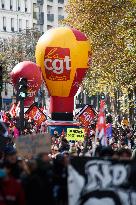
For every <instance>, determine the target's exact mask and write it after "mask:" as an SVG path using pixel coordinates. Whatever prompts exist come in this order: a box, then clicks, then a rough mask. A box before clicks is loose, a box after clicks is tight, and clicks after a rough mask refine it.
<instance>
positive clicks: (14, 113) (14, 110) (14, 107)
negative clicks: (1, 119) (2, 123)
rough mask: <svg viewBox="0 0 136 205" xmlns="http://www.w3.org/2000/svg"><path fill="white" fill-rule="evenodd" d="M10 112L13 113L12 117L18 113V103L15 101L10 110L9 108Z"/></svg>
mask: <svg viewBox="0 0 136 205" xmlns="http://www.w3.org/2000/svg"><path fill="white" fill-rule="evenodd" d="M9 114H10V115H11V117H14V116H15V115H16V104H15V103H13V104H12V106H11V108H10V110H9Z"/></svg>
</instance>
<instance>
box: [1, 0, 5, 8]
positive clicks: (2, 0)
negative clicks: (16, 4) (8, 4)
mask: <svg viewBox="0 0 136 205" xmlns="http://www.w3.org/2000/svg"><path fill="white" fill-rule="evenodd" d="M1 8H2V9H4V8H5V1H4V0H1Z"/></svg>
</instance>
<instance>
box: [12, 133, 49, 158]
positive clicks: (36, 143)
mask: <svg viewBox="0 0 136 205" xmlns="http://www.w3.org/2000/svg"><path fill="white" fill-rule="evenodd" d="M15 143H16V148H17V151H18V154H19V155H21V156H22V155H23V156H27V155H29V156H30V155H36V154H38V153H41V152H47V153H48V152H50V148H51V137H50V135H49V134H48V133H45V134H36V135H23V136H20V137H19V138H18V139H16V141H15Z"/></svg>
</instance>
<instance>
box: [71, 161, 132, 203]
mask: <svg viewBox="0 0 136 205" xmlns="http://www.w3.org/2000/svg"><path fill="white" fill-rule="evenodd" d="M135 173H136V165H135V161H115V160H113V161H112V160H102V159H93V158H87V157H73V158H72V159H71V165H69V166H68V198H69V203H68V204H69V205H75V204H76V205H135V204H136V180H135Z"/></svg>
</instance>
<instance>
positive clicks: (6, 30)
mask: <svg viewBox="0 0 136 205" xmlns="http://www.w3.org/2000/svg"><path fill="white" fill-rule="evenodd" d="M32 11H33V2H32V1H30V0H0V22H1V23H0V37H1V38H5V37H9V36H11V35H13V34H14V33H16V32H21V31H22V30H25V29H29V28H32V27H33V13H32Z"/></svg>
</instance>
